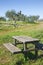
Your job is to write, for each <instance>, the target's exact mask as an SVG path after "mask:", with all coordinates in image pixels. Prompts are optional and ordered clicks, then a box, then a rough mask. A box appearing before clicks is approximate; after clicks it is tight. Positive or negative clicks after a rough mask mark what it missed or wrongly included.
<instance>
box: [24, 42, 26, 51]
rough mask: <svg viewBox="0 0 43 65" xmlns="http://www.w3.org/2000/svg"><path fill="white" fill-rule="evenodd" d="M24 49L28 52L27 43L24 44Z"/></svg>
mask: <svg viewBox="0 0 43 65" xmlns="http://www.w3.org/2000/svg"><path fill="white" fill-rule="evenodd" d="M23 48H24V51H26V49H27V43H25V42H24V43H23Z"/></svg>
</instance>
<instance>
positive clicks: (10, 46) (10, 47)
mask: <svg viewBox="0 0 43 65" xmlns="http://www.w3.org/2000/svg"><path fill="white" fill-rule="evenodd" d="M3 45H4V46H5V47H6V48H7V49H8V50H9V51H10V52H11V53H19V52H21V50H20V49H19V48H18V47H16V46H14V45H13V44H11V43H5V44H3Z"/></svg>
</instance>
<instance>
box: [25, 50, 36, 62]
mask: <svg viewBox="0 0 43 65" xmlns="http://www.w3.org/2000/svg"><path fill="white" fill-rule="evenodd" d="M24 58H25V61H27V60H35V59H36V58H37V57H36V55H35V54H33V53H31V52H30V51H29V52H26V53H24Z"/></svg>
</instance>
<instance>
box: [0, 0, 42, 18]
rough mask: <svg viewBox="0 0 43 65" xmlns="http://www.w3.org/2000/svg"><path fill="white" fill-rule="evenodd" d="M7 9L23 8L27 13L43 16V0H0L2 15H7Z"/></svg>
mask: <svg viewBox="0 0 43 65" xmlns="http://www.w3.org/2000/svg"><path fill="white" fill-rule="evenodd" d="M7 10H16V12H18V11H20V10H21V11H22V13H24V14H25V15H28V16H29V15H39V16H40V18H43V0H0V16H5V13H6V11H7Z"/></svg>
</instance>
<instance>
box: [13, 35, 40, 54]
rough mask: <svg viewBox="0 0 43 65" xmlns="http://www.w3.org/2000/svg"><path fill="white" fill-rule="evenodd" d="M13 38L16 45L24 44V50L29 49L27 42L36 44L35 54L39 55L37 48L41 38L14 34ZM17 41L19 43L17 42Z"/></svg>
mask: <svg viewBox="0 0 43 65" xmlns="http://www.w3.org/2000/svg"><path fill="white" fill-rule="evenodd" d="M12 38H13V39H14V40H15V42H14V45H15V46H16V45H17V44H21V43H22V44H23V51H28V50H27V44H30V43H32V44H34V45H35V54H36V55H38V50H37V44H38V42H39V39H36V38H32V37H28V36H12ZM17 41H18V42H19V43H17Z"/></svg>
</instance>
